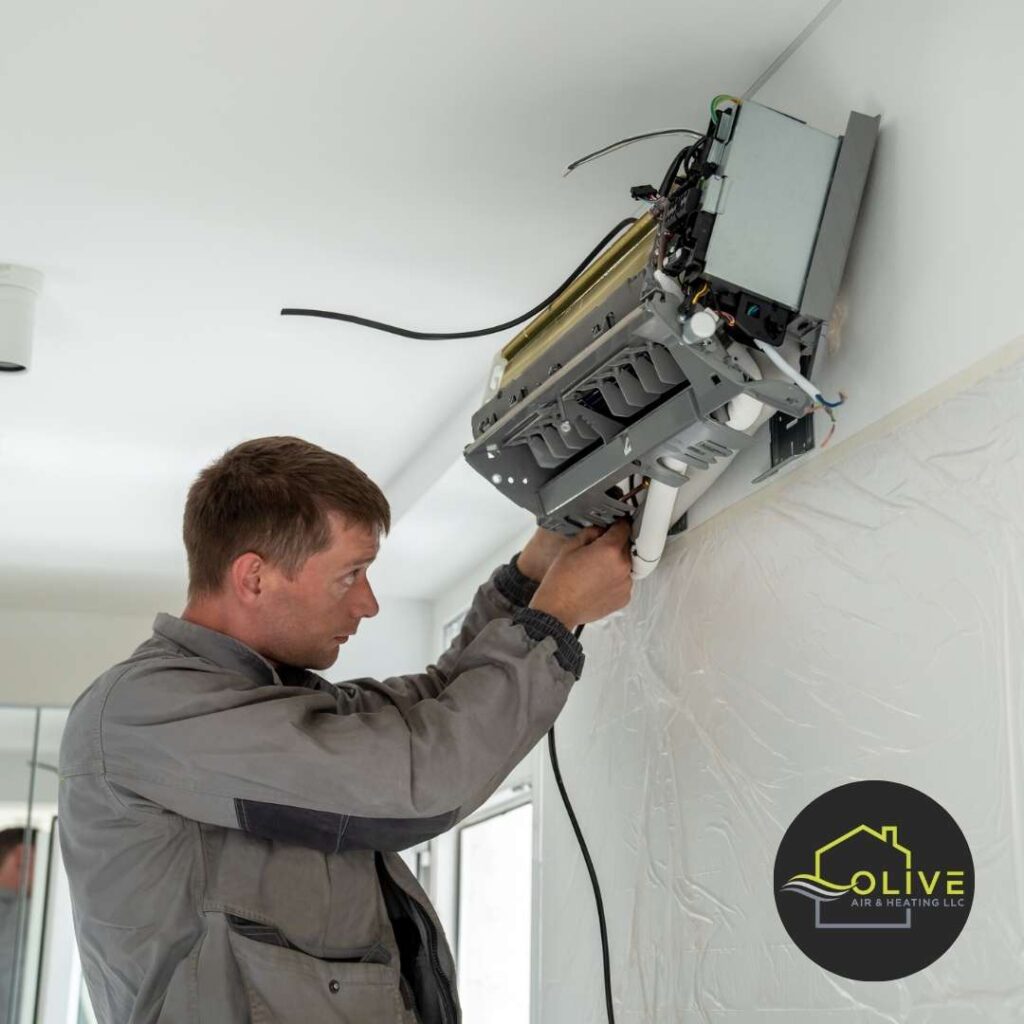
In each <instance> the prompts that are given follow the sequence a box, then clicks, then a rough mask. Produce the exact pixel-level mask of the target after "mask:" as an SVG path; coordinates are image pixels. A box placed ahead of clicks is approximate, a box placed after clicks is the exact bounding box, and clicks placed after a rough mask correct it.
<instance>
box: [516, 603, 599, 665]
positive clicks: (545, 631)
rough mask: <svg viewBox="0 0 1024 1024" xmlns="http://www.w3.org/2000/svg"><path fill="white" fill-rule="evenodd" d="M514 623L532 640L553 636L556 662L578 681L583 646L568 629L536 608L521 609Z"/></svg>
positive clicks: (551, 616)
mask: <svg viewBox="0 0 1024 1024" xmlns="http://www.w3.org/2000/svg"><path fill="white" fill-rule="evenodd" d="M512 621H513V623H515V624H516V625H518V626H522V627H523V629H525V630H526V635H527V636H528V637H530V639H531V640H538V641H540V640H543V639H544V637H546V636H553V637H554V638H555V643H556V644H557V645H558V646H557V647H556V648H555V660H556V661H557V662H558V664H559V665H561V666H562V668H564V669H565V670H566V672H571V673H572V674H573V675H574V676H575V677H576V678H577V679H579V677H580V673H582V671H583V662H584V654H583V646H582V645H581V644H580V642H579V640H577V639H576V637H574V636H573V635H572V633H571V632H570V631H569V630H568V629H566V627H565V626H564V625H563V624H562V623H561V622H559V621H558V619H556V618H555V617H554V615H548V613H547V612H539V611H537V610H536V609H535V608H520V609H519V611H517V612H516V613H515V615H513V616H512Z"/></svg>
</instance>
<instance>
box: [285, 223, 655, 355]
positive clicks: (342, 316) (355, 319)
mask: <svg viewBox="0 0 1024 1024" xmlns="http://www.w3.org/2000/svg"><path fill="white" fill-rule="evenodd" d="M634 223H636V217H626V218H625V220H620V221H619V223H618V224H616V225H615V227H613V228H612V229H611V231H609V232H608V234H606V235H605V236H604V238H602V239H601V241H600V242H598V243H597V245H595V246H594V248H593V249H591V250H590V252H589V253H587V256H586V258H585V259H584V260H583V262H582V263H581V264H580V265H579V266H578V267H577V268H576V269H575V270H574V271H573V272H572V273H571V274H570V275H569V276H568V277H567V278H566V279H565V280H564V281H563V282H562V283H561V284H560V285H559V286H558V287H557V288H556V289H555V291H553V292H552V293H551V294H550V295H549V296H548V297H547V298H546V299H545V300H544V301H543V302H539V303H537V305H536V306H534V307H533V309H531V310H529V311H528V312H526V313H523V315H522V316H517V317H516V318H515V319H514V320H509V321H507V322H506V323H503V324H497V325H496V326H494V327H485V328H484V329H483V330H480V331H454V332H453V331H442V332H440V333H435V332H428V331H409V330H406V329H405V328H404V327H395V326H394V325H393V324H385V323H381V322H380V321H379V320H367V319H366V318H365V317H361V316H355V315H354V314H352V313H331V312H329V311H328V310H324V309H282V310H281V316H319V317H323V318H324V319H327V320H344V321H345V322H346V323H350V324H361V325H362V326H363V327H371V328H373V329H374V330H375V331H386V332H387V333H388V334H399V335H401V336H402V337H403V338H417V339H420V340H424V341H438V340H442V339H448V338H482V337H484V336H485V335H487V334H497V333H498V332H499V331H506V330H508V328H510V327H516V326H517V325H519V324H521V323H523V322H524V321H526V320H529V319H530V318H531V317H534V316H536V315H537V314H538V313H539V312H540V311H541V310H542V309H544V308H546V307H547V306H549V305H551V303H552V302H554V301H555V299H557V298H558V296H559V295H561V294H562V292H564V291H565V289H566V288H568V287H569V285H571V284H572V283H573V281H575V280H576V278H577V277H579V276H580V274H582V273H583V271H584V270H586V269H587V267H588V266H589V265H590V264H591V263H592V262H593V261H594V258H595V257H596V256H597V255H598V254H599V253H600V252H601V250H602V249H603V248H604V247H605V246H606V245H607V244H608V243H609V242H610V241H611V240H612V239H613V238H614V237H615V236H616V235H617V234H618V233H619V232H620V231H621V230H622V229H623V228H624V227H626V226H627V225H629V224H634Z"/></svg>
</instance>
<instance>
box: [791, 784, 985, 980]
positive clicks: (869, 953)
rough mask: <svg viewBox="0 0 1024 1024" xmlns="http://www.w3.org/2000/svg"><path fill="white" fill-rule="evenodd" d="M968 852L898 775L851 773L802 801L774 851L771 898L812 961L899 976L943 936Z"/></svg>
mask: <svg viewBox="0 0 1024 1024" xmlns="http://www.w3.org/2000/svg"><path fill="white" fill-rule="evenodd" d="M973 899H974V861H973V860H972V858H971V851H970V849H969V848H968V846H967V840H966V839H964V834H963V833H962V832H961V831H960V829H959V827H958V826H957V823H956V822H955V821H954V820H953V819H952V818H951V817H950V815H949V814H948V813H947V812H946V810H945V808H943V807H942V806H941V805H939V804H937V803H936V802H935V801H934V800H933V799H932V798H931V797H929V796H925V794H924V793H922V792H920V791H919V790H916V789H912V788H911V787H910V786H903V785H901V784H900V783H898V782H882V781H874V780H873V781H870V782H851V783H849V784H848V785H845V786H840V787H839V788H838V789H833V790H830V791H829V792H828V793H825V794H824V795H823V796H820V797H818V798H817V799H816V800H814V801H813V802H812V803H810V804H808V805H807V807H805V808H804V809H803V810H802V811H801V812H800V814H798V815H797V817H796V820H795V821H794V822H793V824H792V825H790V826H789V829H788V830H787V832H786V834H785V835H784V836H783V837H782V843H781V845H780V846H779V853H778V856H777V857H776V858H775V905H776V906H777V907H778V910H779V916H780V917H781V918H782V923H783V925H785V927H786V931H787V932H789V936H790V938H791V939H792V940H793V941H794V942H795V943H796V944H797V945H798V946H799V947H800V949H801V950H802V951H803V952H804V953H806V954H807V956H809V957H810V958H811V959H812V960H813V961H814V962H815V963H816V964H818V965H819V966H821V967H824V968H825V970H827V971H831V972H832V973H833V974H839V975H841V976H842V977H844V978H853V979H856V980H858V981H891V980H893V979H894V978H905V977H906V976H907V975H908V974H914V973H915V972H916V971H920V970H922V969H923V968H925V967H927V966H928V965H929V964H932V963H934V962H935V961H936V960H938V958H939V957H940V956H942V954H943V953H945V952H946V950H947V949H949V947H950V946H952V945H953V943H954V941H955V940H956V937H957V936H958V935H959V934H960V932H961V930H962V929H963V926H964V925H965V924H966V923H967V915H968V914H969V913H970V912H971V903H972V902H973Z"/></svg>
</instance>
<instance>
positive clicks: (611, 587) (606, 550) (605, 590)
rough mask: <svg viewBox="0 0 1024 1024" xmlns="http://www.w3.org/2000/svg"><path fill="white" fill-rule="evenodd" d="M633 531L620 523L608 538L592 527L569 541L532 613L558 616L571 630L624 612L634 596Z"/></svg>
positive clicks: (536, 596) (545, 580)
mask: <svg viewBox="0 0 1024 1024" xmlns="http://www.w3.org/2000/svg"><path fill="white" fill-rule="evenodd" d="M629 531H630V525H629V523H628V522H627V521H626V520H624V519H620V520H619V521H618V522H617V523H615V524H614V525H613V526H611V527H609V528H608V529H607V530H604V531H603V532H602V531H601V529H600V528H598V527H596V526H590V527H588V528H587V529H586V530H583V531H581V532H580V533H578V534H577V535H576V536H575V537H571V538H569V539H568V541H566V543H565V544H564V545H563V547H562V550H561V551H560V552H559V553H558V554H557V555H556V556H555V558H554V560H553V562H552V563H551V568H550V569H548V571H547V573H546V574H545V576H544V578H543V581H542V582H541V585H540V586H539V587H538V588H537V592H536V593H535V594H534V595H533V600H532V601H531V602H530V607H531V608H533V609H535V610H536V611H539V612H547V613H548V614H549V615H553V616H554V617H555V618H556V619H558V620H559V621H560V622H562V623H563V624H564V625H565V626H566V627H568V628H569V629H575V628H576V627H577V626H579V625H581V624H583V623H584V622H594V621H596V620H597V619H603V618H604V617H605V616H606V615H610V614H611V613H612V612H614V611H618V610H619V609H620V608H624V607H625V606H626V605H627V604H628V603H629V598H630V596H631V594H632V591H633V580H632V577H631V576H630V569H631V567H632V562H631V559H630V553H629V547H630V545H629ZM524 552H525V549H524Z"/></svg>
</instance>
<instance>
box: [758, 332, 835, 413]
mask: <svg viewBox="0 0 1024 1024" xmlns="http://www.w3.org/2000/svg"><path fill="white" fill-rule="evenodd" d="M754 344H755V345H756V346H757V347H758V348H759V349H760V350H761V351H762V352H763V353H764V354H765V355H766V356H767V357H768V358H769V359H770V360H771V361H772V362H773V363H774V364H775V365H776V366H777V367H778V368H779V369H780V370H781V371H782V372H783V373H784V374H785V375H786V376H787V377H788V378H789V379H790V380H791V381H792V382H793V383H794V384H795V385H796V386H797V387H798V388H799V389H800V390H801V391H803V392H804V394H806V395H808V396H810V398H811V399H812V400H813V401H815V402H818V401H820V400H821V392H820V391H819V390H818V389H817V388H816V387H815V386H814V385H813V384H812V383H811V382H810V381H809V380H808V379H807V378H806V377H805V376H804V375H803V374H802V373H801V372H800V371H799V370H797V369H794V368H793V367H792V366H790V365H789V363H787V362H786V360H785V359H783V358H782V356H781V355H779V352H778V349H775V348H772V346H771V345H768V344H765V342H763V341H762V340H761V339H760V338H755V339H754Z"/></svg>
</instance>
